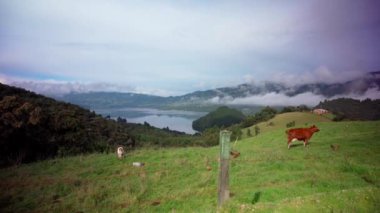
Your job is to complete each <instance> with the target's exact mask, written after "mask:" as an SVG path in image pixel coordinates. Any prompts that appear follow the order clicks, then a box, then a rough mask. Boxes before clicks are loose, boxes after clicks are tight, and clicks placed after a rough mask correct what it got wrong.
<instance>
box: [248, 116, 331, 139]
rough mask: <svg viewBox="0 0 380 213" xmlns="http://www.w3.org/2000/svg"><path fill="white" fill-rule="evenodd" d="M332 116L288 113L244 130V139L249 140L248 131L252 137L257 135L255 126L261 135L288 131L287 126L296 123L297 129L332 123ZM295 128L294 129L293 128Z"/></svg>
mask: <svg viewBox="0 0 380 213" xmlns="http://www.w3.org/2000/svg"><path fill="white" fill-rule="evenodd" d="M332 117H333V116H332V114H324V115H317V114H314V113H311V112H287V113H282V114H278V115H276V117H274V118H272V119H270V120H268V121H266V122H262V123H259V124H257V125H254V126H251V127H248V128H245V129H243V138H247V137H248V136H247V131H248V129H249V130H250V132H251V135H255V126H258V127H259V128H260V133H265V132H268V131H273V130H278V129H282V130H285V129H286V124H287V123H289V122H292V121H294V123H295V127H306V126H311V125H313V124H315V123H319V122H331V120H332ZM292 128H293V127H292Z"/></svg>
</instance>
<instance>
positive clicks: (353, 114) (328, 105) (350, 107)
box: [316, 98, 380, 120]
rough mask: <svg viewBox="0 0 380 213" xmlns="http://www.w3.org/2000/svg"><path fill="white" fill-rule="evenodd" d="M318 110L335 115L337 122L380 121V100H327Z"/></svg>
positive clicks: (318, 106)
mask: <svg viewBox="0 0 380 213" xmlns="http://www.w3.org/2000/svg"><path fill="white" fill-rule="evenodd" d="M316 108H323V109H327V110H329V111H330V112H332V113H334V114H335V115H336V116H337V117H336V120H345V119H346V120H379V119H380V100H370V99H366V100H363V101H360V100H355V99H351V98H338V99H334V100H325V101H323V102H321V103H319V104H318V105H317V106H316Z"/></svg>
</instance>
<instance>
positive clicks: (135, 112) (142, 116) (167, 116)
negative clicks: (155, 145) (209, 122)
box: [94, 108, 206, 134]
mask: <svg viewBox="0 0 380 213" xmlns="http://www.w3.org/2000/svg"><path fill="white" fill-rule="evenodd" d="M94 111H95V112H96V113H99V114H102V115H103V116H110V117H111V118H114V119H116V118H118V117H121V118H125V119H127V122H128V123H140V124H143V123H144V122H147V123H149V124H150V125H151V126H154V127H157V128H161V129H162V128H166V127H169V129H170V130H176V131H180V132H185V133H188V134H194V133H196V131H195V130H193V128H192V123H193V121H194V120H196V119H198V118H200V117H201V116H203V115H205V114H206V113H205V112H193V111H183V110H160V109H153V108H119V109H95V110H94Z"/></svg>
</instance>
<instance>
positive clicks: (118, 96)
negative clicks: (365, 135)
mask: <svg viewBox="0 0 380 213" xmlns="http://www.w3.org/2000/svg"><path fill="white" fill-rule="evenodd" d="M370 89H375V90H380V71H376V72H369V73H366V74H365V75H363V76H362V77H360V78H356V79H353V80H350V81H346V82H343V83H323V82H319V83H308V84H298V85H294V86H288V85H286V84H285V83H279V82H273V81H265V82H261V83H258V84H253V83H252V84H248V83H245V84H240V85H237V86H234V87H221V88H216V89H210V90H204V91H195V92H192V93H188V94H185V95H181V96H169V97H162V96H155V95H146V94H137V93H122V92H89V93H70V94H68V95H65V96H63V97H61V98H59V99H61V100H63V101H67V102H71V103H75V104H78V105H81V106H83V107H86V108H91V109H99V108H107V107H108V108H118V107H148V108H149V107H151V108H165V109H184V110H187V109H191V110H195V111H196V109H197V108H199V109H200V110H201V109H208V108H210V107H213V109H214V108H216V107H217V106H220V105H235V106H239V105H240V106H257V105H261V106H264V105H265V104H261V103H251V104H236V103H232V101H233V100H235V99H239V98H247V97H252V96H263V95H265V94H269V93H273V94H282V95H284V96H288V97H290V98H291V97H295V96H297V95H300V94H305V93H310V94H313V95H317V96H321V97H324V98H326V99H328V98H333V97H335V96H349V95H352V94H354V95H358V96H360V95H363V94H365V93H366V92H367V91H368V90H370ZM300 104H303V103H300ZM206 111H209V110H206Z"/></svg>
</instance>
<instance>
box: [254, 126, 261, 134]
mask: <svg viewBox="0 0 380 213" xmlns="http://www.w3.org/2000/svg"><path fill="white" fill-rule="evenodd" d="M258 134H260V127H258V126H255V135H258Z"/></svg>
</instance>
